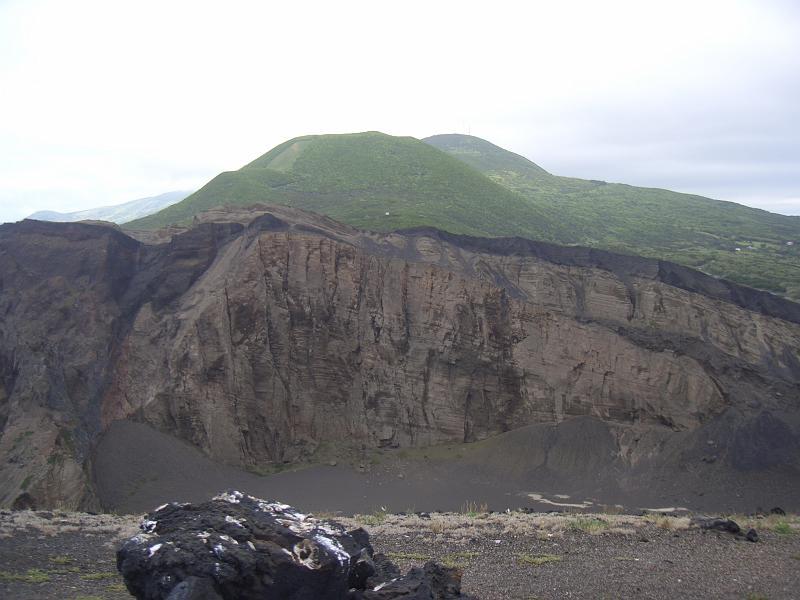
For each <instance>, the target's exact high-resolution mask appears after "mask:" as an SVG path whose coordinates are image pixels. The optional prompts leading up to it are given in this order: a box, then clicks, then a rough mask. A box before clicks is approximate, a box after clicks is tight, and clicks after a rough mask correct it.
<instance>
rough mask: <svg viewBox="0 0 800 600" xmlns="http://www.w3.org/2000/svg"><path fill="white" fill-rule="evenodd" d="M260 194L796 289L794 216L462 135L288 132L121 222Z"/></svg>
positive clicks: (379, 224) (140, 223)
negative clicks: (569, 173) (557, 168)
mask: <svg viewBox="0 0 800 600" xmlns="http://www.w3.org/2000/svg"><path fill="white" fill-rule="evenodd" d="M258 203H265V204H283V205H288V206H294V207H298V208H304V209H308V210H313V211H316V212H320V213H323V214H326V215H328V216H331V217H333V218H334V219H337V220H340V221H342V222H344V223H348V224H350V225H353V226H355V227H361V228H364V229H370V230H374V231H390V230H393V229H402V228H407V227H415V226H423V225H428V226H433V227H438V228H440V229H444V230H447V231H450V232H453V233H464V234H470V235H477V236H515V235H516V236H522V237H527V238H531V239H539V240H546V241H552V242H556V243H562V244H580V245H584V246H591V247H597V248H604V249H608V250H613V251H618V252H625V253H629V254H639V255H644V256H649V257H653V258H660V259H666V260H671V261H674V262H677V263H681V264H684V265H688V266H690V267H694V268H698V269H700V270H702V271H705V272H707V273H709V274H712V275H716V276H718V277H724V278H726V279H730V280H732V281H736V282H738V283H743V284H745V285H750V286H753V287H758V288H761V289H766V290H770V291H773V292H776V293H780V294H783V295H786V296H788V297H790V298H793V299H800V217H787V216H783V215H777V214H773V213H769V212H766V211H763V210H758V209H753V208H748V207H745V206H741V205H738V204H734V203H731V202H722V201H718V200H711V199H709V198H703V197H701V196H694V195H690V194H680V193H677V192H671V191H668V190H661V189H653V188H640V187H634V186H629V185H623V184H614V183H605V182H602V181H588V180H582V179H574V178H568V177H558V176H555V175H551V174H550V173H548V172H547V171H545V170H544V169H542V168H541V167H539V166H538V165H536V164H534V163H533V162H531V161H529V160H528V159H526V158H524V157H522V156H520V155H518V154H514V153H512V152H509V151H507V150H504V149H502V148H500V147H498V146H495V145H494V144H491V143H489V142H487V141H485V140H482V139H480V138H476V137H472V136H466V135H439V136H433V137H431V138H426V139H425V140H423V141H420V140H417V139H414V138H409V137H393V136H389V135H385V134H382V133H378V132H367V133H357V134H345V135H319V136H305V137H300V138H295V139H292V140H289V141H287V142H284V143H283V144H280V145H279V146H276V147H275V148H273V149H272V150H270V151H269V152H267V153H266V154H264V155H263V156H261V157H260V158H258V159H256V160H254V161H253V162H251V163H250V164H248V165H246V166H244V167H242V168H241V169H239V170H238V171H233V172H226V173H221V174H220V175H218V176H217V177H215V178H214V179H212V180H211V181H210V182H209V183H208V184H206V185H205V186H204V187H203V188H202V189H200V190H198V191H197V192H195V193H194V194H192V195H191V196H189V197H188V198H186V199H185V200H183V201H182V202H179V203H178V204H175V205H173V206H170V207H168V208H166V209H164V210H162V211H161V212H159V213H156V214H154V215H150V216H148V217H145V218H143V219H139V220H137V221H133V222H131V223H128V224H127V226H128V227H130V228H134V229H135V228H139V229H155V228H158V227H162V226H166V225H170V224H189V223H191V219H192V217H193V216H194V215H196V214H198V213H200V212H203V211H204V210H208V209H210V208H214V207H216V206H221V205H226V204H238V205H252V204H258ZM787 242H793V244H791V245H789V244H787Z"/></svg>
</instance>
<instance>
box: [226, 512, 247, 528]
mask: <svg viewBox="0 0 800 600" xmlns="http://www.w3.org/2000/svg"><path fill="white" fill-rule="evenodd" d="M246 520H247V519H237V518H236V517H232V516H230V515H225V522H226V523H233V524H234V525H238V526H239V527H244V526H243V525H242V523H244V522H245V521H246Z"/></svg>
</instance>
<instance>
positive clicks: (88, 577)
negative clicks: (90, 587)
mask: <svg viewBox="0 0 800 600" xmlns="http://www.w3.org/2000/svg"><path fill="white" fill-rule="evenodd" d="M116 577H118V575H117V574H116V573H112V572H111V571H105V572H102V573H86V574H85V575H81V579H83V580H85V581H102V580H103V579H115V578H116Z"/></svg>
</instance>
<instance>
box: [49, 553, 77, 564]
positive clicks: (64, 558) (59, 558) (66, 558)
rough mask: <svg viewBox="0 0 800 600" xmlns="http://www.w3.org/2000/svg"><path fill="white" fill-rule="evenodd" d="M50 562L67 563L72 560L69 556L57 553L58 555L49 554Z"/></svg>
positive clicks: (70, 562)
mask: <svg viewBox="0 0 800 600" xmlns="http://www.w3.org/2000/svg"><path fill="white" fill-rule="evenodd" d="M50 562H51V563H53V564H54V565H69V564H72V562H73V560H72V559H71V558H70V557H69V556H64V555H58V556H51V557H50Z"/></svg>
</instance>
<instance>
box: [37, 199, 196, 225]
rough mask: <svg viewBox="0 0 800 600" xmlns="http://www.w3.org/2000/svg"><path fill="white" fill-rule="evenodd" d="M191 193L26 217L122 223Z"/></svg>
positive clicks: (46, 212) (45, 219)
mask: <svg viewBox="0 0 800 600" xmlns="http://www.w3.org/2000/svg"><path fill="white" fill-rule="evenodd" d="M191 193H192V192H190V191H179V192H166V193H164V194H159V195H158V196H151V197H149V198H139V199H138V200H131V201H130V202H125V203H124V204H116V205H114V206H103V207H100V208H89V209H87V210H79V211H76V212H69V213H60V212H55V211H52V210H42V211H39V212H36V213H33V214H32V215H31V216H29V217H28V218H29V219H36V220H37V221H59V222H62V223H71V222H74V221H109V222H111V223H118V224H122V223H126V222H127V221H132V220H134V219H139V218H141V217H146V216H147V215H151V214H153V213H156V212H158V211H160V210H162V209H164V208H166V207H167V206H170V205H172V204H175V203H176V202H180V201H181V200H183V199H184V198H186V196H188V195H189V194H191Z"/></svg>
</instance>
